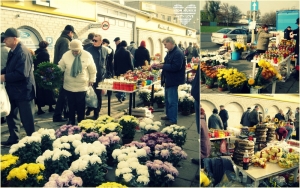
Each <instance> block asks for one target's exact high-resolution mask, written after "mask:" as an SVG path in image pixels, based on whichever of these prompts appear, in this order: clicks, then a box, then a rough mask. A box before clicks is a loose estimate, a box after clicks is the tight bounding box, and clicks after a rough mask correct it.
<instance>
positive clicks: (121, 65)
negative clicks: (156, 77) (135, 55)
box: [114, 40, 133, 103]
mask: <svg viewBox="0 0 300 188" xmlns="http://www.w3.org/2000/svg"><path fill="white" fill-rule="evenodd" d="M120 45H121V48H120V49H119V50H118V51H117V52H116V54H115V58H114V69H115V75H116V76H120V75H121V74H125V73H126V72H127V71H128V70H133V65H132V63H131V57H130V52H129V51H128V50H126V47H127V42H126V41H125V40H123V41H122V42H121V43H120ZM116 97H117V98H118V101H119V102H120V103H122V101H124V100H125V99H126V94H125V93H124V92H118V93H117V94H116Z"/></svg>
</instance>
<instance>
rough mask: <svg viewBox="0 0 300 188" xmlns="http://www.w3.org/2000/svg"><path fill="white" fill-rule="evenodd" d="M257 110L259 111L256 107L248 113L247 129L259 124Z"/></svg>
mask: <svg viewBox="0 0 300 188" xmlns="http://www.w3.org/2000/svg"><path fill="white" fill-rule="evenodd" d="M258 110H259V107H258V106H257V105H256V106H255V107H254V109H253V110H252V111H251V112H250V115H249V121H250V126H249V127H253V126H254V125H257V124H258V123H259V116H258Z"/></svg>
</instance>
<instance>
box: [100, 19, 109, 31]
mask: <svg viewBox="0 0 300 188" xmlns="http://www.w3.org/2000/svg"><path fill="white" fill-rule="evenodd" d="M102 29H103V30H108V29H109V22H108V21H104V22H102Z"/></svg>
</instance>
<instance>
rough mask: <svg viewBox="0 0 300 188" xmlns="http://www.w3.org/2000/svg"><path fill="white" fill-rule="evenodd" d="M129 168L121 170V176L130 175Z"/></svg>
mask: <svg viewBox="0 0 300 188" xmlns="http://www.w3.org/2000/svg"><path fill="white" fill-rule="evenodd" d="M131 172H132V170H131V168H128V167H125V168H122V169H121V174H126V173H131Z"/></svg>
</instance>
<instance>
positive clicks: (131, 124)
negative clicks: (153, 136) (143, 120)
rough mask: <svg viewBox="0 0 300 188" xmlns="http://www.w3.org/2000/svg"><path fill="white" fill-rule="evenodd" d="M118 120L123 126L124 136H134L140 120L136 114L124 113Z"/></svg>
mask: <svg viewBox="0 0 300 188" xmlns="http://www.w3.org/2000/svg"><path fill="white" fill-rule="evenodd" d="M118 122H119V124H120V125H121V126H122V137H123V138H134V135H135V132H136V127H137V126H138V124H139V120H138V119H137V118H136V117H134V116H130V115H124V116H122V117H121V118H120V119H119V120H118Z"/></svg>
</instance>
